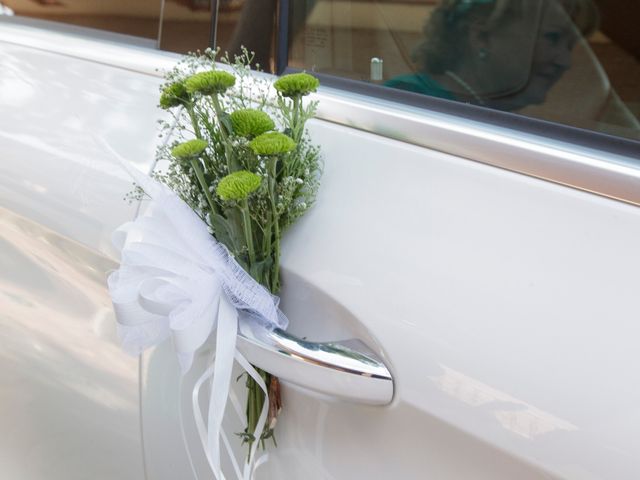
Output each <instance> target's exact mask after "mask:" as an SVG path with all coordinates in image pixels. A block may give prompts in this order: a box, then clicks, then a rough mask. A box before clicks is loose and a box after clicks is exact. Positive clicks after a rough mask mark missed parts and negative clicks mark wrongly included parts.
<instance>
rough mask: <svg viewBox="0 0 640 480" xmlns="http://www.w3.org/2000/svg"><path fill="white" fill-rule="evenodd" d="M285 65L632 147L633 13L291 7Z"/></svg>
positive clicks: (416, 3) (477, 6)
mask: <svg viewBox="0 0 640 480" xmlns="http://www.w3.org/2000/svg"><path fill="white" fill-rule="evenodd" d="M288 15H289V18H290V19H291V20H290V25H291V28H290V29H289V39H288V54H287V65H288V67H290V68H294V69H305V70H309V71H314V72H318V73H323V74H328V75H332V76H337V77H343V78H348V79H352V80H357V81H362V82H368V83H375V84H378V85H381V86H383V87H385V88H386V89H389V90H391V89H394V90H395V91H404V92H408V93H411V94H413V95H414V96H415V95H416V94H417V95H426V96H432V97H439V98H443V99H447V100H450V101H455V102H464V103H469V104H474V105H479V106H483V107H487V108H491V109H495V110H501V111H507V112H513V113H518V114H521V115H524V116H529V117H535V118H539V119H544V120H549V121H552V122H556V123H561V124H565V125H570V126H574V127H580V128H583V129H589V130H593V131H598V132H603V133H607V134H613V135H617V136H620V137H626V138H632V139H638V138H640V122H639V120H638V118H639V116H640V63H639V61H638V59H639V58H640V29H638V28H637V27H636V21H637V19H638V18H640V4H638V3H637V2H617V1H612V0H290V2H289V11H288Z"/></svg>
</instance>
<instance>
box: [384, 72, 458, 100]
mask: <svg viewBox="0 0 640 480" xmlns="http://www.w3.org/2000/svg"><path fill="white" fill-rule="evenodd" d="M384 86H385V87H391V88H397V89H399V90H407V91H409V92H414V93H421V94H422V95H429V96H432V97H438V98H445V99H447V100H455V99H456V97H454V96H453V94H452V93H451V92H450V91H449V90H446V89H445V88H444V87H443V86H442V85H440V84H439V83H438V82H436V81H435V80H433V79H431V78H429V77H427V76H426V75H425V74H423V73H408V74H406V75H399V76H397V77H394V78H392V79H390V80H387V81H386V82H384Z"/></svg>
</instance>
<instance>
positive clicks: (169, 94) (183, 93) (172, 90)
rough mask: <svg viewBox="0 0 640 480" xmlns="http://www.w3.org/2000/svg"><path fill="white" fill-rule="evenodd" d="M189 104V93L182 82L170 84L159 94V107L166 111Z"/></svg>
mask: <svg viewBox="0 0 640 480" xmlns="http://www.w3.org/2000/svg"><path fill="white" fill-rule="evenodd" d="M188 102H189V93H188V92H187V89H186V88H185V86H184V84H183V83H182V82H176V83H171V84H170V85H167V86H166V87H164V89H163V90H162V93H161V94H160V107H161V108H164V109H165V110H168V109H170V108H172V107H177V106H180V105H184V104H185V103H188Z"/></svg>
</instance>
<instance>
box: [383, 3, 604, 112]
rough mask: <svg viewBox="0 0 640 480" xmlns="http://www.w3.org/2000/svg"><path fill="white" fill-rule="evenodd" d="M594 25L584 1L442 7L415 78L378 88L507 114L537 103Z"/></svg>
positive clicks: (428, 30)
mask: <svg viewBox="0 0 640 480" xmlns="http://www.w3.org/2000/svg"><path fill="white" fill-rule="evenodd" d="M597 24H598V11H597V9H596V7H595V6H594V4H593V3H592V1H591V0H443V1H442V3H441V4H440V5H439V6H438V7H436V8H435V9H434V11H433V13H432V14H431V15H430V17H429V19H428V20H427V22H426V24H425V27H424V39H423V41H422V42H421V43H420V44H419V45H418V46H417V47H416V49H415V51H414V54H413V59H414V61H415V62H416V67H417V69H418V71H417V72H416V73H412V74H407V75H401V76H398V77H395V78H392V79H390V80H389V81H387V82H386V83H385V85H386V86H389V87H393V88H399V89H403V90H409V91H412V92H417V93H422V94H426V95H431V96H436V97H441V98H446V99H450V100H458V101H464V102H468V103H473V104H477V105H483V106H487V107H491V108H495V109H499V110H506V111H515V110H519V109H521V108H523V107H525V106H527V105H533V104H540V103H543V102H544V100H545V98H546V95H547V92H548V91H549V90H550V89H551V87H552V86H553V85H554V84H555V83H556V82H557V81H558V80H559V79H560V77H562V75H563V74H564V72H565V71H567V70H568V69H569V68H570V66H571V53H572V50H573V47H574V45H575V43H576V42H577V41H579V40H580V39H581V38H582V36H587V35H589V34H590V33H592V32H593V31H595V29H596V28H597Z"/></svg>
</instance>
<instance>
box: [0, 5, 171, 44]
mask: <svg viewBox="0 0 640 480" xmlns="http://www.w3.org/2000/svg"><path fill="white" fill-rule="evenodd" d="M3 3H4V4H5V5H6V6H7V7H10V8H11V9H12V10H13V11H14V12H15V14H16V15H17V16H24V17H31V18H39V19H42V20H50V21H54V22H60V23H66V24H70V25H77V26H81V27H89V28H94V29H98V30H106V31H109V32H115V33H123V34H126V35H131V36H135V37H141V38H145V39H148V40H149V42H148V43H149V45H155V41H156V40H157V38H158V25H159V19H160V6H161V4H162V0H136V1H131V0H109V1H101V0H3Z"/></svg>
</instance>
